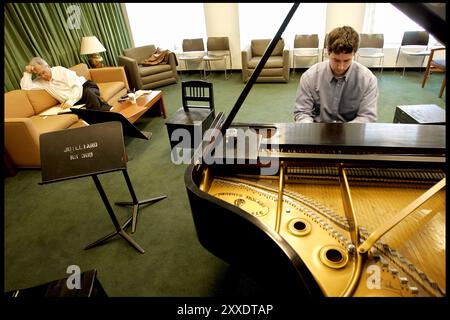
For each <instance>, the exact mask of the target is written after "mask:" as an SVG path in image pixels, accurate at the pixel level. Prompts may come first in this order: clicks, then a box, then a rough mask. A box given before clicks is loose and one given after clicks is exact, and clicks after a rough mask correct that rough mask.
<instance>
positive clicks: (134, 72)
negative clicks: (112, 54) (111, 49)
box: [117, 56, 142, 89]
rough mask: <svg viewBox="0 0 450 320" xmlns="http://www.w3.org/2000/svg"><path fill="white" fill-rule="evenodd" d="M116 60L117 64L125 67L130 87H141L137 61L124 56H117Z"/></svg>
mask: <svg viewBox="0 0 450 320" xmlns="http://www.w3.org/2000/svg"><path fill="white" fill-rule="evenodd" d="M117 61H118V63H119V66H123V67H124V68H125V70H126V72H127V74H128V77H129V79H130V82H131V83H130V84H131V87H132V88H134V89H140V88H142V80H141V77H140V76H139V66H138V63H137V61H136V60H134V59H132V58H129V57H126V56H119V57H118V58H117Z"/></svg>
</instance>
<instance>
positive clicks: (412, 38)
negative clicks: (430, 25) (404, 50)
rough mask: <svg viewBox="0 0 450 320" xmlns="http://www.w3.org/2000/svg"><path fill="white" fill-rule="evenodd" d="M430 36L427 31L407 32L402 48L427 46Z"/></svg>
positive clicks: (404, 35)
mask: <svg viewBox="0 0 450 320" xmlns="http://www.w3.org/2000/svg"><path fill="white" fill-rule="evenodd" d="M429 38H430V34H429V33H428V32H427V31H405V32H404V33H403V38H402V43H401V46H413V45H417V46H427V45H428V40H429Z"/></svg>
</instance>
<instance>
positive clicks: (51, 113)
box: [39, 104, 85, 116]
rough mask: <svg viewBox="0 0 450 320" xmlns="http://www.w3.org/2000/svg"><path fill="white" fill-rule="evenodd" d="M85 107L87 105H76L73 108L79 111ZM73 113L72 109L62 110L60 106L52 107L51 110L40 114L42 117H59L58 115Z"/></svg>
mask: <svg viewBox="0 0 450 320" xmlns="http://www.w3.org/2000/svg"><path fill="white" fill-rule="evenodd" d="M83 106H85V104H76V105H74V106H73V107H71V108H76V109H79V108H81V107H83ZM71 112H72V111H71V110H70V108H65V109H63V108H61V107H60V106H55V107H51V108H50V109H47V110H45V111H43V112H41V113H39V115H40V116H57V115H58V114H64V113H71Z"/></svg>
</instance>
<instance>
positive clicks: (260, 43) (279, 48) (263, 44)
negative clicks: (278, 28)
mask: <svg viewBox="0 0 450 320" xmlns="http://www.w3.org/2000/svg"><path fill="white" fill-rule="evenodd" d="M270 41H271V40H270V39H256V40H252V44H251V48H252V56H262V55H263V54H264V51H266V49H267V47H268V46H269V43H270ZM283 49H284V40H283V39H280V40H279V41H278V43H277V45H276V46H275V48H274V49H273V51H272V54H271V56H281V55H282V54H283Z"/></svg>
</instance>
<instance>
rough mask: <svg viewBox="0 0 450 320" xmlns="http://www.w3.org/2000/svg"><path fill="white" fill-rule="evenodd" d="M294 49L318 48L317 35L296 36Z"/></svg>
mask: <svg viewBox="0 0 450 320" xmlns="http://www.w3.org/2000/svg"><path fill="white" fill-rule="evenodd" d="M294 48H319V35H317V34H296V35H295V39H294Z"/></svg>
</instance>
